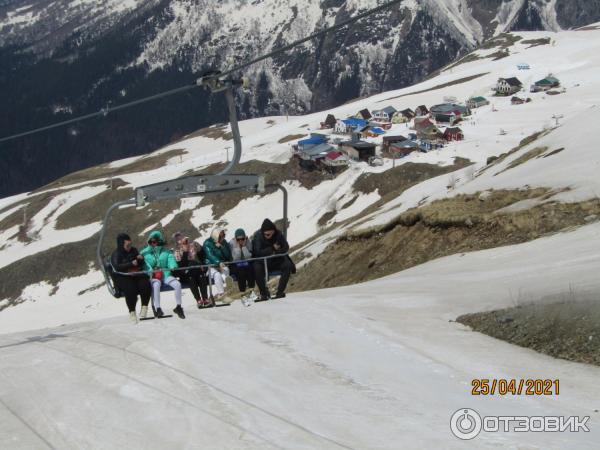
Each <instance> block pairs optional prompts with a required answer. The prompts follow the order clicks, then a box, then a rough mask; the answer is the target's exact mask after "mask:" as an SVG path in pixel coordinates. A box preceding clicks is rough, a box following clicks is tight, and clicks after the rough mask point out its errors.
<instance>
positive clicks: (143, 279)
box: [110, 233, 151, 322]
mask: <svg viewBox="0 0 600 450" xmlns="http://www.w3.org/2000/svg"><path fill="white" fill-rule="evenodd" d="M110 262H111V264H112V266H113V268H114V270H115V271H116V272H120V273H128V274H131V275H121V274H119V273H116V274H115V275H114V280H115V284H116V286H117V287H118V288H119V289H120V290H121V291H123V293H124V294H125V301H126V302H127V308H128V309H129V316H130V317H131V320H132V322H137V316H136V313H135V307H136V303H137V298H138V295H139V296H140V298H141V300H142V309H141V310H140V317H141V318H145V317H146V315H147V314H148V303H149V302H150V295H151V288H150V280H149V279H148V276H147V275H146V274H145V273H144V272H143V271H142V267H143V265H144V257H143V256H142V255H140V254H139V253H138V251H137V249H136V248H135V247H133V246H132V245H131V238H130V237H129V235H128V234H126V233H121V234H119V235H118V236H117V249H116V250H115V251H114V252H113V254H112V255H111V258H110Z"/></svg>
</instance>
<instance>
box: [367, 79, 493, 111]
mask: <svg viewBox="0 0 600 450" xmlns="http://www.w3.org/2000/svg"><path fill="white" fill-rule="evenodd" d="M487 74H489V72H485V73H480V74H477V75H471V76H469V77H464V78H459V79H458V80H454V81H450V82H448V83H444V84H438V85H437V86H433V87H431V88H429V89H423V90H422V91H415V92H409V93H408V94H402V95H397V96H395V97H390V98H387V99H385V100H381V101H380V102H377V103H383V102H387V101H389V100H394V99H396V98H401V97H408V96H409V95H417V94H423V93H425V92H431V91H437V90H438V89H444V88H447V87H450V86H456V85H457V84H462V83H468V82H469V81H472V80H475V79H477V78H480V77H483V76H485V75H487Z"/></svg>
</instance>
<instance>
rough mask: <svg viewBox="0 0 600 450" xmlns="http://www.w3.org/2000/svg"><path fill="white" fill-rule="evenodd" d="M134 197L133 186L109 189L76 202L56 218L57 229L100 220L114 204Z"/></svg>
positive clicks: (65, 228)
mask: <svg viewBox="0 0 600 450" xmlns="http://www.w3.org/2000/svg"><path fill="white" fill-rule="evenodd" d="M133 197H134V191H133V189H131V188H125V189H113V190H110V189H107V190H106V191H104V192H102V193H100V194H98V195H96V196H95V197H92V198H89V199H87V200H84V201H81V202H79V203H76V204H75V205H73V206H72V207H71V208H69V209H68V210H67V211H65V212H64V213H63V214H61V215H60V216H59V217H58V219H57V220H56V229H58V230H67V229H69V228H73V227H78V226H82V225H87V224H90V223H94V222H99V221H101V220H102V219H103V217H104V214H105V213H106V210H107V209H108V208H109V207H110V206H111V205H112V204H113V203H117V202H120V201H123V200H127V199H130V198H133Z"/></svg>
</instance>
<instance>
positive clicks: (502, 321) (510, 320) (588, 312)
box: [456, 299, 600, 366]
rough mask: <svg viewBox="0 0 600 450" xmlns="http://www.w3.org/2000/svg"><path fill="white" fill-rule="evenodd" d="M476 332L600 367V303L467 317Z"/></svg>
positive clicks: (535, 307)
mask: <svg viewBox="0 0 600 450" xmlns="http://www.w3.org/2000/svg"><path fill="white" fill-rule="evenodd" d="M456 321H457V322H460V323H462V324H463V325H466V326H468V327H471V328H472V329H473V330H474V331H478V332H480V333H484V334H487V335H488V336H492V337H495V338H497V339H501V340H503V341H507V342H510V343H511V344H516V345H519V346H521V347H526V348H530V349H533V350H535V351H538V352H540V353H545V354H547V355H550V356H553V357H555V358H562V359H566V360H569V361H575V362H582V363H587V364H594V365H596V366H600V301H599V300H597V299H594V300H583V301H580V300H576V299H573V300H571V299H565V300H563V301H561V302H558V303H549V304H548V303H534V304H530V305H522V306H517V307H514V308H508V309H502V310H498V311H488V312H481V313H476V314H466V315H463V316H460V317H458V318H457V319H456Z"/></svg>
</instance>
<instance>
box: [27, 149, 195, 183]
mask: <svg viewBox="0 0 600 450" xmlns="http://www.w3.org/2000/svg"><path fill="white" fill-rule="evenodd" d="M186 153H187V152H186V151H185V150H182V149H173V150H169V151H167V152H163V153H160V154H158V155H149V156H145V157H143V158H140V159H138V160H136V161H134V162H132V163H130V164H127V165H125V166H122V167H115V168H111V167H109V164H101V165H99V166H96V167H91V168H89V169H84V170H80V171H79V172H74V173H72V174H69V175H67V176H65V177H62V178H59V179H58V180H56V181H54V182H52V183H50V184H49V185H47V186H44V187H42V188H40V189H38V190H37V191H34V192H39V191H43V190H46V189H53V188H59V187H62V186H66V185H69V184H74V183H80V182H83V181H88V180H95V179H98V178H106V177H117V176H120V175H126V174H130V173H135V172H147V171H150V170H156V169H160V168H161V167H163V166H164V165H165V164H166V163H167V161H169V160H170V159H171V158H175V157H177V156H182V155H185V154H186Z"/></svg>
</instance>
